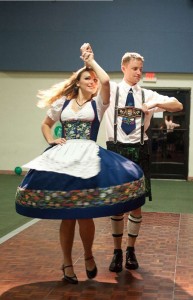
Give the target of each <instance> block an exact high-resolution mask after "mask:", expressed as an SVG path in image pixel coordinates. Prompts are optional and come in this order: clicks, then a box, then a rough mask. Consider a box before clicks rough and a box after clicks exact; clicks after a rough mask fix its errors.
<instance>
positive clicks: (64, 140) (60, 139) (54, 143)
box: [49, 138, 66, 145]
mask: <svg viewBox="0 0 193 300" xmlns="http://www.w3.org/2000/svg"><path fill="white" fill-rule="evenodd" d="M65 143H66V139H64V138H59V139H55V140H53V141H52V142H50V143H49V145H63V144H65Z"/></svg>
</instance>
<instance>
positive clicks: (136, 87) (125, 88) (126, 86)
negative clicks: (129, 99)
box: [121, 79, 139, 94]
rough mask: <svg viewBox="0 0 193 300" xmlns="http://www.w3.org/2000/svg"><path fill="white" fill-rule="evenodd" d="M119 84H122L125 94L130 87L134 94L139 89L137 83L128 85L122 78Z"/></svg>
mask: <svg viewBox="0 0 193 300" xmlns="http://www.w3.org/2000/svg"><path fill="white" fill-rule="evenodd" d="M121 85H122V87H123V89H124V90H125V92H126V93H127V94H128V92H129V90H130V88H132V90H133V93H134V94H135V93H137V92H138V90H139V85H138V84H135V85H133V86H130V85H129V84H128V83H127V82H126V81H125V80H124V79H123V80H122V82H121Z"/></svg>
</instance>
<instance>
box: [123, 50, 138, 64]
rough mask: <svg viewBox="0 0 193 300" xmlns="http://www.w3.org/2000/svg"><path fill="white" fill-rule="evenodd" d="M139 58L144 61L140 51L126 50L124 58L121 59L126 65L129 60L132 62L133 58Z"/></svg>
mask: <svg viewBox="0 0 193 300" xmlns="http://www.w3.org/2000/svg"><path fill="white" fill-rule="evenodd" d="M132 58H133V59H139V60H141V61H142V62H144V57H143V56H141V55H140V54H139V53H136V52H126V53H125V54H124V55H123V57H122V59H121V65H124V64H126V63H128V62H130V60H131V59H132Z"/></svg>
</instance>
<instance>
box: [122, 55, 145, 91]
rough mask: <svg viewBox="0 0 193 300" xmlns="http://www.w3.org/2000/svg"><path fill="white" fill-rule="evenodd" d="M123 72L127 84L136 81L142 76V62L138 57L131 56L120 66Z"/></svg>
mask: <svg viewBox="0 0 193 300" xmlns="http://www.w3.org/2000/svg"><path fill="white" fill-rule="evenodd" d="M121 69H122V72H123V74H124V80H125V81H126V82H127V83H128V84H129V85H131V86H132V85H135V84H136V83H138V82H139V81H140V79H141V76H142V71H143V62H142V61H141V60H140V59H135V58H131V60H130V61H129V62H127V63H125V64H124V65H122V66H121Z"/></svg>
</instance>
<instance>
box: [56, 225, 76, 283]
mask: <svg viewBox="0 0 193 300" xmlns="http://www.w3.org/2000/svg"><path fill="white" fill-rule="evenodd" d="M75 224H76V220H62V222H61V225H60V244H61V248H62V252H63V259H64V267H66V266H71V265H73V263H72V246H73V242H74V232H75ZM64 271H65V275H66V276H70V277H72V276H74V270H73V266H72V267H68V268H66V269H65V270H64Z"/></svg>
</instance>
